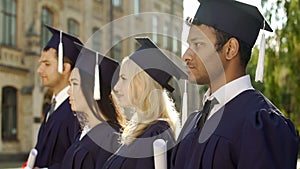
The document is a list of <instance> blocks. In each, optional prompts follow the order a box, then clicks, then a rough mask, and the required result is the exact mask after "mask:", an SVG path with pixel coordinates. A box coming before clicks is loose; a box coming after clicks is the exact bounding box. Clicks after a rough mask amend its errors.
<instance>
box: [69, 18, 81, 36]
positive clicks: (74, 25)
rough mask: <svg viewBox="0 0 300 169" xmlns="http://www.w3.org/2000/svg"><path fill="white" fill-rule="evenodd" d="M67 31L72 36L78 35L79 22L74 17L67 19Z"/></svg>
mask: <svg viewBox="0 0 300 169" xmlns="http://www.w3.org/2000/svg"><path fill="white" fill-rule="evenodd" d="M68 33H70V34H71V35H74V36H77V37H78V36H79V24H78V22H77V21H76V20H74V19H68Z"/></svg>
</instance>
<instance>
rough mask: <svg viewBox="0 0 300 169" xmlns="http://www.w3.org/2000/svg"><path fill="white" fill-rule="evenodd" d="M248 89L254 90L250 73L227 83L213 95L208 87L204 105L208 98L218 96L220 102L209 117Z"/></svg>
mask: <svg viewBox="0 0 300 169" xmlns="http://www.w3.org/2000/svg"><path fill="white" fill-rule="evenodd" d="M246 90H254V88H253V87H252V84H251V79H250V76H249V75H245V76H242V77H240V78H238V79H235V80H233V81H231V82H229V83H227V84H225V85H224V86H222V87H220V88H219V89H218V90H217V91H215V92H214V93H212V94H211V95H210V89H208V90H207V91H206V93H205V94H204V96H203V105H204V103H205V102H206V101H207V100H212V99H213V98H216V99H217V100H218V102H219V104H216V105H215V106H214V107H213V109H212V110H211V112H210V114H209V116H208V118H210V117H211V116H212V115H213V114H214V113H215V112H216V111H218V110H219V109H220V108H222V107H223V106H224V105H225V104H226V103H228V102H229V101H230V100H232V99H233V98H235V97H236V96H237V95H239V94H240V93H242V92H244V91H246Z"/></svg>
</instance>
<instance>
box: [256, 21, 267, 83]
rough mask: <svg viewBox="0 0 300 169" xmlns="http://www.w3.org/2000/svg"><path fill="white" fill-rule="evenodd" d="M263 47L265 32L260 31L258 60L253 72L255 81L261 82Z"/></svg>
mask: <svg viewBox="0 0 300 169" xmlns="http://www.w3.org/2000/svg"><path fill="white" fill-rule="evenodd" d="M264 29H265V21H264ZM265 48H266V38H265V33H264V32H263V33H262V37H261V41H260V47H259V55H258V62H257V67H256V73H255V81H256V82H257V81H260V82H263V75H264V60H265Z"/></svg>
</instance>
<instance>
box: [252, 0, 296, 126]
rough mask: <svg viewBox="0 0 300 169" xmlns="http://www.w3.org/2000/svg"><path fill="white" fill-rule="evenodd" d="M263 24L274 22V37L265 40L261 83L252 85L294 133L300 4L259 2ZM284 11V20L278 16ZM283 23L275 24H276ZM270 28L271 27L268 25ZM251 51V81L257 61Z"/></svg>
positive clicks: (255, 52)
mask: <svg viewBox="0 0 300 169" xmlns="http://www.w3.org/2000/svg"><path fill="white" fill-rule="evenodd" d="M262 5H263V6H264V8H263V9H265V11H266V12H265V16H266V19H267V20H271V18H275V20H276V23H280V24H277V25H276V26H277V27H276V28H273V29H275V36H272V37H268V39H267V44H266V45H267V48H266V54H265V72H264V83H257V82H253V85H254V87H255V88H256V89H258V90H260V91H261V92H263V93H264V94H265V95H266V96H267V97H268V98H269V99H270V100H271V101H272V102H273V103H274V104H275V105H276V106H277V107H278V108H279V109H280V110H281V111H282V112H283V113H284V114H285V115H286V116H287V117H289V118H290V119H291V120H292V121H293V122H294V124H295V125H297V127H298V129H300V128H299V126H300V104H299V103H300V85H299V84H300V0H287V1H281V0H277V1H275V2H274V1H273V2H268V1H267V0H262ZM280 11H284V17H282V16H281V15H282V12H280ZM282 20H283V21H286V22H279V21H282ZM272 25H274V24H272ZM258 50H259V49H257V48H254V49H253V53H252V58H251V60H250V62H249V64H248V69H247V71H248V73H249V74H250V75H251V76H252V79H254V78H253V77H255V69H256V64H257V58H258Z"/></svg>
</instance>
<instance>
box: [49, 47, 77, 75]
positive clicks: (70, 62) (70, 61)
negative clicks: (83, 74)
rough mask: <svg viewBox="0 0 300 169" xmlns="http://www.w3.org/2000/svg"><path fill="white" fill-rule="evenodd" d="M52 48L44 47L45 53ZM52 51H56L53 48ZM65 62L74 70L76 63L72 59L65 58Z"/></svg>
mask: <svg viewBox="0 0 300 169" xmlns="http://www.w3.org/2000/svg"><path fill="white" fill-rule="evenodd" d="M50 48H51V47H48V46H46V47H44V49H43V51H45V52H47V51H48V50H49V49H50ZM52 49H54V48H52ZM55 50H56V49H55ZM56 57H58V54H57V50H56ZM63 61H64V63H69V64H70V65H71V70H73V69H74V67H75V63H74V62H73V61H72V60H71V59H69V58H68V57H63Z"/></svg>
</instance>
